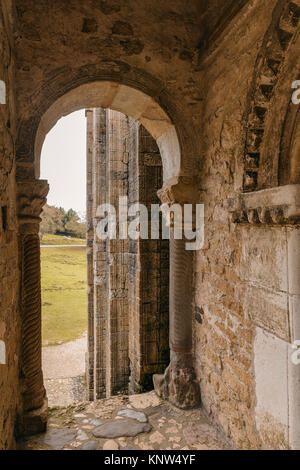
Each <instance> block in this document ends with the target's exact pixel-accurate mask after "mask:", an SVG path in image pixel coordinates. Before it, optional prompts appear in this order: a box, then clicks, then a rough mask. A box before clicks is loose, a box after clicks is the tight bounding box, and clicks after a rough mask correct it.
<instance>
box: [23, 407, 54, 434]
mask: <svg viewBox="0 0 300 470" xmlns="http://www.w3.org/2000/svg"><path fill="white" fill-rule="evenodd" d="M47 418H48V400H47V398H45V400H44V403H43V405H42V406H41V408H39V409H37V410H33V411H26V412H25V413H24V415H23V416H22V423H21V435H22V436H32V435H34V434H39V433H42V432H45V431H46V429H47Z"/></svg>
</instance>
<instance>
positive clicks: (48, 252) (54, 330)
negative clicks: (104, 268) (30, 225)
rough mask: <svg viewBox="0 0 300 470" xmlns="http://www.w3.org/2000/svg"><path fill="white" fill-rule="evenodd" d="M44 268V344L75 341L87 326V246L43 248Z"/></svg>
mask: <svg viewBox="0 0 300 470" xmlns="http://www.w3.org/2000/svg"><path fill="white" fill-rule="evenodd" d="M51 236H52V235H51ZM41 268H42V334H43V345H44V346H45V345H53V344H57V343H60V342H63V343H64V342H68V341H73V340H75V339H77V338H79V337H80V336H81V335H82V334H83V333H84V332H85V331H86V329H87V294H86V290H87V282H86V248H85V247H82V248H81V247H62V248H41Z"/></svg>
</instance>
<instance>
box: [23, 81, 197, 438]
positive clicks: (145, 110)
mask: <svg viewBox="0 0 300 470" xmlns="http://www.w3.org/2000/svg"><path fill="white" fill-rule="evenodd" d="M60 94H61V93H60ZM40 106H41V108H40V109H43V107H42V105H40ZM97 107H98V108H99V107H102V108H109V109H112V110H115V111H119V112H122V113H123V114H126V115H129V116H131V117H133V118H134V119H136V120H139V121H140V122H141V123H142V124H143V126H144V127H145V128H146V129H147V131H148V132H149V133H150V134H151V135H152V137H153V138H154V139H155V140H156V142H157V145H158V147H159V150H160V154H161V157H162V163H163V180H164V185H163V188H162V190H161V191H159V193H158V194H159V197H160V199H161V201H162V202H164V203H166V202H167V203H178V204H181V205H183V204H185V203H194V202H196V200H197V194H198V193H197V190H196V188H195V187H194V184H193V181H194V177H193V172H192V167H193V158H192V155H191V151H190V149H191V148H192V145H191V141H190V140H188V139H186V138H183V139H179V138H178V135H179V136H181V137H182V135H185V131H184V130H182V129H181V131H179V132H178V130H177V129H178V128H177V126H175V124H174V123H173V121H172V119H171V117H170V116H169V115H168V114H167V113H166V112H165V111H164V110H163V108H162V107H161V106H160V105H159V104H158V102H157V101H156V100H154V99H153V98H151V97H150V96H149V95H147V94H145V93H144V92H141V91H140V90H137V89H135V88H133V87H129V86H127V85H120V84H118V83H116V82H111V81H96V82H91V83H88V84H83V85H80V86H79V87H76V88H74V89H72V90H71V91H68V92H66V93H65V94H61V96H60V97H59V98H58V99H57V100H55V101H53V102H52V103H51V105H50V106H48V108H47V109H46V110H44V112H41V111H40V112H39V113H37V115H36V116H35V117H34V119H32V120H29V121H24V122H23V124H22V125H21V126H20V132H19V138H18V141H17V167H18V168H17V182H18V188H19V221H20V259H21V260H22V265H21V272H22V299H25V301H23V302H21V310H22V311H21V315H22V319H23V320H22V321H23V346H24V345H26V354H25V348H24V347H23V356H22V375H23V397H24V400H23V404H24V415H23V423H22V431H23V433H25V434H26V433H34V432H38V431H41V430H42V429H44V427H45V423H46V419H47V418H46V409H47V402H46V397H45V390H44V386H43V378H42V371H41V360H40V354H41V334H40V322H41V308H40V287H39V279H40V266H39V245H38V243H32V244H31V245H30V248H31V249H30V253H29V255H30V256H27V255H28V253H27V251H26V246H27V241H28V239H30V240H31V239H32V240H33V239H34V240H36V238H37V233H38V229H39V221H40V218H39V216H40V213H41V210H42V205H43V201H44V198H45V195H46V193H47V190H48V185H47V182H46V181H40V180H38V179H37V178H38V176H39V160H40V152H41V148H42V144H43V141H44V139H45V136H46V134H47V132H49V130H50V129H51V128H52V127H53V125H54V124H55V123H56V122H57V120H58V119H59V118H60V117H62V116H64V115H66V114H69V113H71V112H73V111H75V110H78V109H81V108H97ZM29 135H30V138H29ZM186 142H187V145H185V143H186ZM24 200H26V204H25V205H24V204H22V202H23V201H24ZM26 211H29V213H30V218H28V217H27V212H26ZM21 227H22V228H21ZM24 227H25V228H24ZM23 233H26V237H24V236H23ZM28 237H29V238H28ZM170 250H171V259H170V349H171V363H170V366H169V368H168V369H167V371H166V373H165V375H164V376H159V377H157V378H156V379H155V386H156V390H157V392H158V393H159V394H161V395H163V396H164V397H165V398H169V399H170V401H171V402H172V403H173V404H175V405H176V406H178V407H181V408H186V407H192V406H195V405H196V404H197V403H198V402H199V399H200V391H199V385H198V384H197V382H196V380H195V374H194V369H193V360H192V269H193V252H192V251H186V250H185V240H181V241H178V240H174V237H173V229H172V227H171V238H170ZM26 253H27V255H26ZM32 265H34V269H32V270H31V266H32ZM25 275H26V276H27V278H28V279H27V278H26V279H27V281H26V282H25V281H24V276H25ZM32 283H34V284H35V286H36V288H35V290H34V292H33V291H32V289H31V287H32ZM183 287H184V295H181V294H182V293H183V292H182V288H183ZM26 302H29V304H31V303H32V304H34V305H35V308H34V309H31V308H27V303H26ZM34 325H36V327H34Z"/></svg>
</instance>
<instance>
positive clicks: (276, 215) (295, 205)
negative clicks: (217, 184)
mask: <svg viewBox="0 0 300 470" xmlns="http://www.w3.org/2000/svg"><path fill="white" fill-rule="evenodd" d="M227 204H228V210H229V212H231V213H232V221H233V222H234V223H250V224H269V225H287V224H293V225H294V224H299V223H300V184H290V185H286V186H278V187H277V188H271V189H263V190H261V191H256V192H252V193H244V194H239V195H238V196H236V197H233V198H230V199H228V201H227Z"/></svg>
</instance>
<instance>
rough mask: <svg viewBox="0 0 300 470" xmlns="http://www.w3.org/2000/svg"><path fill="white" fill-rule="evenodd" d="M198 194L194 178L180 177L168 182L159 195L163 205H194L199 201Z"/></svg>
mask: <svg viewBox="0 0 300 470" xmlns="http://www.w3.org/2000/svg"><path fill="white" fill-rule="evenodd" d="M198 193H199V190H198V188H197V187H196V185H195V182H194V181H193V178H192V177H189V176H178V177H176V178H172V179H170V180H168V181H167V182H166V183H165V184H164V186H163V187H162V188H161V189H160V190H159V191H158V192H157V195H158V197H159V199H160V200H161V202H162V203H163V204H176V203H177V204H192V203H195V202H196V201H197V198H198Z"/></svg>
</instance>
